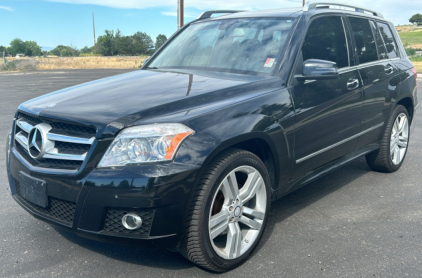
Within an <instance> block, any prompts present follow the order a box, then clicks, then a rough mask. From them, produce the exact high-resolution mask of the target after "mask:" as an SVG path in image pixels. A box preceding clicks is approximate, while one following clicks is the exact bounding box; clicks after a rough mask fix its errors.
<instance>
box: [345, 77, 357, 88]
mask: <svg viewBox="0 0 422 278" xmlns="http://www.w3.org/2000/svg"><path fill="white" fill-rule="evenodd" d="M357 87H359V79H349V81H347V89H349V90H354V89H356V88H357Z"/></svg>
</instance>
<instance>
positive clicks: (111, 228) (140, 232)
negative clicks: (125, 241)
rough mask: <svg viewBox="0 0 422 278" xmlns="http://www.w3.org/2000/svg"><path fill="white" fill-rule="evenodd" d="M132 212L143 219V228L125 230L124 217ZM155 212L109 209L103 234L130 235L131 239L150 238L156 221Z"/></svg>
mask: <svg viewBox="0 0 422 278" xmlns="http://www.w3.org/2000/svg"><path fill="white" fill-rule="evenodd" d="M130 212H134V213H136V214H138V215H139V216H140V217H141V218H142V226H141V228H139V229H137V230H128V229H125V227H123V225H122V217H123V216H124V215H125V214H127V213H130ZM154 213H155V210H147V209H124V208H122V209H118V208H109V209H108V210H107V216H106V220H105V223H104V229H103V230H102V231H101V233H103V234H110V235H122V234H125V235H128V236H131V237H139V238H148V237H149V233H150V231H151V225H152V221H153V219H154Z"/></svg>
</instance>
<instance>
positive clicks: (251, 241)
mask: <svg viewBox="0 0 422 278" xmlns="http://www.w3.org/2000/svg"><path fill="white" fill-rule="evenodd" d="M270 194H271V191H270V178H269V175H268V172H267V169H266V168H265V165H264V163H263V162H262V161H261V160H260V159H259V158H258V157H257V156H256V155H254V154H252V153H250V152H247V151H244V150H237V149H231V150H229V151H227V152H225V153H223V154H221V155H219V156H218V157H217V158H216V159H214V161H213V162H212V163H211V165H210V166H209V167H208V169H207V170H206V171H205V173H204V176H203V178H202V179H201V181H200V183H199V185H198V187H197V190H196V192H195V196H194V199H193V202H192V206H191V210H190V212H189V216H188V223H187V229H186V234H185V238H184V241H183V244H182V247H181V250H180V251H181V253H182V254H183V255H184V256H185V257H187V258H188V259H189V260H191V261H192V262H194V263H196V264H198V265H200V266H202V267H204V268H207V269H209V270H213V271H217V272H224V271H228V270H230V269H233V268H235V267H237V266H239V265H240V264H242V263H243V262H244V261H245V260H246V259H247V258H248V256H249V255H250V253H251V252H252V251H253V249H254V248H255V247H256V245H257V244H258V242H259V240H260V239H261V237H262V234H263V232H264V228H265V225H266V222H267V218H268V214H269V211H270V203H271V198H270Z"/></svg>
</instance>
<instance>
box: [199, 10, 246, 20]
mask: <svg viewBox="0 0 422 278" xmlns="http://www.w3.org/2000/svg"><path fill="white" fill-rule="evenodd" d="M240 12H244V11H237V10H215V11H206V12H203V13H202V14H201V15H200V16H198V18H197V20H199V19H204V18H210V17H211V16H212V15H213V14H234V13H240Z"/></svg>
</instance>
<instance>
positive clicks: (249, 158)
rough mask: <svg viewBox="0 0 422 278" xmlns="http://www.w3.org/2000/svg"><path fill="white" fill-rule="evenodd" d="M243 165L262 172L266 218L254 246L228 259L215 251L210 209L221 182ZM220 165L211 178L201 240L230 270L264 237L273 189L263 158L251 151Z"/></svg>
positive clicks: (210, 255)
mask: <svg viewBox="0 0 422 278" xmlns="http://www.w3.org/2000/svg"><path fill="white" fill-rule="evenodd" d="M243 165H247V166H251V167H254V168H255V169H256V170H258V171H259V173H260V174H261V176H262V177H263V179H264V182H265V189H266V192H267V205H266V210H265V218H264V221H263V225H262V228H261V231H260V232H259V235H258V237H257V238H256V240H255V242H254V243H253V244H252V246H251V247H250V248H249V250H247V251H246V252H245V253H244V254H243V255H241V256H240V257H238V258H236V259H233V260H227V259H223V258H221V257H220V256H219V255H218V254H217V253H216V252H215V251H214V249H213V247H212V244H211V240H210V237H209V232H208V231H209V214H210V209H211V205H212V202H213V198H214V196H215V193H216V192H217V190H218V188H219V186H220V184H221V182H222V181H223V179H224V178H225V177H226V176H227V175H228V174H229V173H230V172H231V171H232V170H233V169H236V168H237V167H239V166H243ZM219 166H220V167H218V169H217V173H216V174H215V175H214V177H213V179H212V180H211V182H210V184H209V186H210V190H209V194H208V198H207V201H206V203H205V207H204V213H203V214H202V216H203V221H202V223H201V230H202V237H201V240H202V246H203V247H204V252H205V253H206V255H207V256H208V258H209V259H210V260H211V261H212V262H213V263H214V264H216V265H218V266H219V267H221V268H223V269H226V270H230V269H233V268H235V267H237V266H238V265H240V264H241V263H243V262H244V261H245V260H246V259H247V258H248V257H249V255H250V254H251V253H252V252H253V250H254V249H255V247H256V246H257V245H258V243H259V241H260V240H261V237H262V235H263V233H264V230H265V226H266V224H267V219H268V215H269V212H270V209H271V189H270V188H271V186H270V184H271V183H270V178H269V175H268V172H267V170H266V168H265V165H264V164H263V163H262V161H261V160H259V158H257V157H255V156H254V155H253V154H251V153H247V152H242V153H239V154H238V155H236V156H234V157H232V158H231V159H230V160H229V161H227V162H225V163H223V164H221V165H219Z"/></svg>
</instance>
